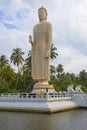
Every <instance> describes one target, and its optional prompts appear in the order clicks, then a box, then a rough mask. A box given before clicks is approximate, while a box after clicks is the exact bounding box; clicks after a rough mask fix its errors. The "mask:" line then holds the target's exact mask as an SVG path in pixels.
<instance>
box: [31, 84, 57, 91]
mask: <svg viewBox="0 0 87 130" xmlns="http://www.w3.org/2000/svg"><path fill="white" fill-rule="evenodd" d="M41 91H43V92H44V93H46V91H48V92H49V93H51V92H52V93H53V92H54V91H55V90H54V88H53V85H49V84H41V83H36V84H35V85H34V88H33V90H32V93H40V92H41Z"/></svg>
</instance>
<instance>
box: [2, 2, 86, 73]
mask: <svg viewBox="0 0 87 130" xmlns="http://www.w3.org/2000/svg"><path fill="white" fill-rule="evenodd" d="M41 6H44V7H45V8H46V9H47V12H48V19H47V20H48V21H49V22H51V24H52V29H53V44H54V46H55V47H56V48H57V51H56V52H57V53H58V54H59V56H58V57H57V59H55V60H54V61H51V64H53V65H55V66H57V65H58V64H62V65H63V67H64V71H65V72H70V73H75V74H78V73H79V72H80V71H82V70H83V69H84V70H86V71H87V0H0V55H3V54H4V55H6V57H7V58H8V59H10V56H11V54H12V51H13V49H15V48H17V47H19V48H21V49H22V51H23V52H25V55H24V58H26V57H27V55H28V51H29V50H30V49H31V45H30V44H29V42H28V36H29V35H30V34H31V35H33V27H34V26H35V24H37V23H38V22H39V20H38V8H40V7H41Z"/></svg>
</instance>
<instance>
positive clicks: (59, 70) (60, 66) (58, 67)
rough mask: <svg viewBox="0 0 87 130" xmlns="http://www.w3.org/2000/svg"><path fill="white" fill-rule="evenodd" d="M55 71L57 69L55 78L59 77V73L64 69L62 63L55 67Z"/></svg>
mask: <svg viewBox="0 0 87 130" xmlns="http://www.w3.org/2000/svg"><path fill="white" fill-rule="evenodd" d="M56 71H57V78H59V77H60V74H61V73H62V72H63V71H64V69H63V65H62V64H59V65H58V66H57V67H56Z"/></svg>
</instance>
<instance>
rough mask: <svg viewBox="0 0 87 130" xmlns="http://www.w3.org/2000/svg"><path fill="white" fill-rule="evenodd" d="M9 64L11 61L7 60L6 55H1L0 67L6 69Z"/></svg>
mask: <svg viewBox="0 0 87 130" xmlns="http://www.w3.org/2000/svg"><path fill="white" fill-rule="evenodd" d="M8 62H9V61H8V59H7V58H6V56H5V55H1V56H0V67H1V68H3V67H5V66H6V65H9V63H8Z"/></svg>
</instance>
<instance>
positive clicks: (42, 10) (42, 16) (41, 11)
mask: <svg viewBox="0 0 87 130" xmlns="http://www.w3.org/2000/svg"><path fill="white" fill-rule="evenodd" d="M38 17H39V21H40V22H43V21H45V20H47V10H46V9H45V8H44V7H41V8H39V9H38Z"/></svg>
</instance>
